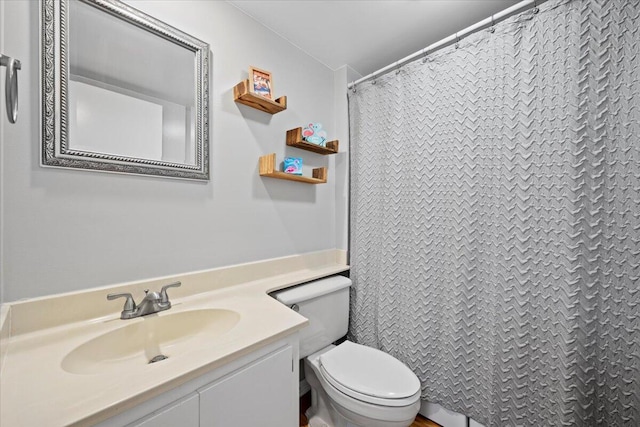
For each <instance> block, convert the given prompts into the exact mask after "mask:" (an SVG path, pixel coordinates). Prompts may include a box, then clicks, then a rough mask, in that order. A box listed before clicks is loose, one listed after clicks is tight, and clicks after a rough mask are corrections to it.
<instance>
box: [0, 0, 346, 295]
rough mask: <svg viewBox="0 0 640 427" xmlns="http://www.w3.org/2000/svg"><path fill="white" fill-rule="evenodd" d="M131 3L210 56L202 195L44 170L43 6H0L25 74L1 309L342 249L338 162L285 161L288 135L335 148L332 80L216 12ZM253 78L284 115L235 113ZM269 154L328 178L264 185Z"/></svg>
mask: <svg viewBox="0 0 640 427" xmlns="http://www.w3.org/2000/svg"><path fill="white" fill-rule="evenodd" d="M128 3H130V4H132V5H133V6H135V7H137V8H139V9H141V10H143V11H145V12H147V13H149V14H151V15H153V16H155V17H156V18H159V19H161V20H163V21H165V22H167V23H169V24H171V25H173V26H175V27H177V28H180V29H182V30H184V31H186V32H189V33H191V34H192V35H194V36H195V37H198V38H200V39H202V40H204V41H206V42H208V43H209V44H210V45H211V51H212V53H213V55H212V58H213V59H212V68H211V70H212V80H211V82H212V84H211V181H210V182H208V183H202V182H191V181H181V180H171V179H162V178H152V177H141V176H132V175H117V174H107V173H98V172H90V171H78V170H64V169H59V168H42V167H41V166H40V159H39V147H40V135H39V123H40V116H39V89H38V85H39V56H38V55H39V50H38V49H39V47H38V43H39V31H38V28H39V26H38V13H39V10H38V6H39V2H35V1H28V2H23V1H16V2H0V4H2V7H4V11H2V15H1V16H2V21H3V22H0V24H2V28H3V29H4V31H5V35H8V37H5V40H4V43H5V50H6V52H7V54H10V55H13V56H16V57H17V58H19V59H20V60H22V65H23V69H22V71H21V74H20V119H19V121H18V123H17V124H16V125H9V124H5V125H4V130H3V133H2V150H3V152H2V156H1V158H0V167H1V172H2V175H1V176H2V183H1V186H0V187H1V188H0V191H1V197H2V199H1V208H0V209H1V210H0V215H1V218H2V221H3V225H4V227H3V228H2V231H3V233H2V254H1V255H0V257H1V258H0V268H1V270H2V271H1V275H0V277H1V278H2V286H3V293H4V296H3V298H4V301H5V302H8V301H15V300H18V299H23V298H29V297H37V296H44V295H49V294H54V293H60V292H67V291H74V290H80V289H85V288H91V287H96V286H102V285H108V284H112V283H118V282H122V281H130V280H136V279H143V278H150V277H157V276H162V275H169V274H177V273H182V272H188V271H193V270H198V269H208V268H214V267H218V266H224V265H231V264H235V263H240V262H249V261H254V260H261V259H267V258H273V257H280V256H286V255H292V254H299V253H305V252H311V251H317V250H324V249H330V248H334V247H340V248H346V217H344V214H343V213H340V214H338V213H337V211H336V199H337V195H336V188H340V196H339V199H340V203H341V206H342V207H341V209H344V208H345V206H346V204H345V202H344V197H345V194H346V193H345V191H346V190H345V189H346V186H345V185H346V184H345V182H344V179H345V178H346V169H345V167H344V163H343V165H342V166H341V169H340V170H341V171H342V172H341V174H340V175H339V176H338V177H336V163H338V162H343V161H344V160H345V157H344V156H343V157H341V155H337V156H319V155H316V154H313V153H309V152H306V151H300V150H297V149H294V148H285V131H286V130H287V129H290V128H294V127H298V126H300V125H304V124H305V123H308V122H309V121H319V122H322V123H323V124H325V127H326V128H328V130H329V136H330V137H333V136H334V135H332V133H333V132H332V129H334V127H337V123H338V121H337V118H336V105H340V102H346V98H344V100H343V101H336V99H335V98H334V90H335V86H334V85H335V82H334V79H335V78H336V77H335V73H334V72H333V71H331V70H330V69H328V68H326V67H325V66H324V65H321V64H320V63H318V62H317V61H315V60H314V59H312V58H311V57H309V56H308V55H306V54H305V53H303V52H302V51H300V50H299V49H297V48H296V47H294V46H293V45H291V44H290V43H288V42H286V41H285V40H283V39H282V38H280V37H279V36H278V35H276V34H275V33H273V32H271V31H270V30H268V29H266V28H265V27H262V26H260V25H259V24H257V23H255V21H253V20H252V19H251V18H249V17H247V16H246V15H244V14H243V13H241V12H240V11H238V10H237V9H236V8H234V7H233V6H231V5H229V4H227V3H226V2H221V1H212V2H202V1H166V0H165V1H128ZM140 53H141V54H144V52H140ZM250 65H254V66H257V67H260V68H264V69H267V70H269V71H271V72H273V78H274V90H275V95H276V96H281V95H287V97H288V105H289V107H288V109H287V110H286V111H284V112H282V113H280V114H277V115H274V116H270V115H267V114H265V113H262V112H259V111H257V110H253V109H250V108H248V107H245V106H243V105H239V104H236V103H235V102H233V93H232V89H233V86H234V85H235V84H236V83H238V82H239V81H240V80H241V79H244V78H246V77H247V69H248V67H249V66H250ZM341 80H342V79H341ZM167 84H171V82H167ZM0 92H3V91H0ZM342 93H344V91H343V90H342ZM340 108H343V107H340ZM340 126H341V127H340V129H341V130H342V135H344V123H342V124H341V125H340ZM346 136H347V135H344V136H341V138H343V139H344V143H343V141H342V140H341V150H343V149H344V148H343V147H345V146H346V139H345V138H346ZM271 152H275V153H276V154H277V158H278V159H279V160H282V158H283V157H284V156H285V155H297V156H301V157H304V159H305V162H306V163H307V164H308V165H309V167H308V169H307V173H310V169H311V167H319V166H328V167H329V176H328V180H329V182H328V183H327V184H324V185H315V186H314V185H305V184H300V183H295V182H287V181H280V180H273V179H265V178H260V177H259V176H258V157H259V156H261V155H263V154H268V153H271ZM337 222H340V224H341V225H340V230H338V229H337V227H336V223H337ZM338 240H340V242H339V243H338Z"/></svg>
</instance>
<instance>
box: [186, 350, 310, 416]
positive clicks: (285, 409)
mask: <svg viewBox="0 0 640 427" xmlns="http://www.w3.org/2000/svg"><path fill="white" fill-rule="evenodd" d="M292 362H293V349H292V348H291V346H287V347H284V348H282V349H280V350H278V351H277V352H275V353H272V354H271V355H269V356H267V357H264V358H262V359H260V360H257V361H256V362H254V363H252V364H250V365H249V366H247V367H245V368H242V369H240V370H238V371H236V372H233V373H231V374H229V375H227V376H226V377H224V378H222V379H220V380H219V381H217V382H215V383H213V384H211V385H209V386H207V387H204V388H203V389H201V390H199V391H198V393H199V394H200V427H225V426H238V427H239V426H264V427H280V426H295V425H296V422H297V421H298V419H297V418H296V416H295V415H296V412H297V411H296V409H297V405H295V399H292V398H291V393H292V392H293V390H292V388H291V374H292V373H293V370H294V369H293V366H292ZM294 364H297V363H294ZM292 414H293V417H292Z"/></svg>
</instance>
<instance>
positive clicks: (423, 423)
mask: <svg viewBox="0 0 640 427" xmlns="http://www.w3.org/2000/svg"><path fill="white" fill-rule="evenodd" d="M310 406H311V393H307V394H305V395H304V396H302V397H301V398H300V427H309V422H308V421H307V417H305V415H304V413H305V412H307V409H309V407H310ZM410 427H442V426H441V425H440V424H436V423H434V422H433V421H431V420H428V419H426V418H424V417H423V416H422V415H418V416H417V417H416V420H415V421H414V422H413V424H411V426H410Z"/></svg>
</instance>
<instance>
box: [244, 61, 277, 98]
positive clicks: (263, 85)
mask: <svg viewBox="0 0 640 427" xmlns="http://www.w3.org/2000/svg"><path fill="white" fill-rule="evenodd" d="M249 91H250V92H252V93H255V94H256V95H260V96H264V97H265V98H267V99H273V78H272V77H271V73H270V72H268V71H265V70H261V69H259V68H256V67H249Z"/></svg>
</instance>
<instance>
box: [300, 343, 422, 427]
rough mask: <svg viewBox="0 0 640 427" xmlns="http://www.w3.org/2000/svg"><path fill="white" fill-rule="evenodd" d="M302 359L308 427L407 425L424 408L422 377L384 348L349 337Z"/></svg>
mask: <svg viewBox="0 0 640 427" xmlns="http://www.w3.org/2000/svg"><path fill="white" fill-rule="evenodd" d="M304 362H305V363H304V369H305V376H306V379H307V382H308V383H309V385H310V386H311V390H312V405H311V408H310V409H309V411H307V417H308V418H309V425H310V427H408V426H410V425H411V423H412V422H413V421H414V419H415V416H416V414H417V413H418V411H419V410H420V382H419V381H418V378H417V377H416V376H415V374H414V373H413V372H411V370H410V369H409V368H407V367H406V366H405V365H404V364H402V363H401V362H400V361H399V360H397V359H395V358H393V357H392V356H390V355H388V354H386V353H384V352H382V351H379V350H376V349H373V348H370V347H365V346H362V345H359V344H355V343H352V342H350V341H345V342H343V343H342V344H340V345H338V346H333V345H331V346H328V347H326V348H324V349H322V350H320V351H318V352H316V353H314V354H312V355H310V356H308V357H307V358H306V359H305V361H304Z"/></svg>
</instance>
